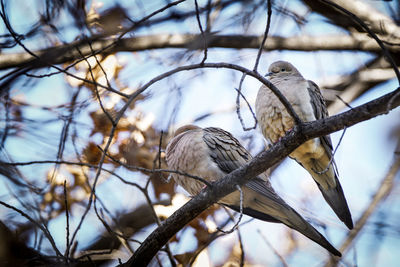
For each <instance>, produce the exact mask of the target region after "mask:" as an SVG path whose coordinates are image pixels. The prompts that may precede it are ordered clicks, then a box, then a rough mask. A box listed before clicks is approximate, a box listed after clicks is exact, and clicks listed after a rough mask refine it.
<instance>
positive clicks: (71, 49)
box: [0, 33, 400, 82]
mask: <svg viewBox="0 0 400 267" xmlns="http://www.w3.org/2000/svg"><path fill="white" fill-rule="evenodd" d="M204 38H205V39H206V41H207V47H208V48H234V49H243V48H253V49H259V47H260V44H261V43H262V39H263V36H248V35H247V36H246V35H217V34H212V33H209V34H207V33H205V34H204ZM201 40H202V36H201V34H200V35H199V34H155V35H146V36H137V37H130V38H124V39H121V40H119V42H118V44H117V45H113V46H111V44H113V43H114V42H115V40H113V39H96V40H82V41H77V42H73V43H70V44H67V45H61V46H58V47H52V48H48V49H44V50H38V51H33V52H32V53H34V54H35V55H37V56H38V57H39V58H44V59H46V61H47V62H51V63H52V64H62V63H66V62H70V61H74V60H80V59H81V56H80V54H79V53H78V52H77V50H76V48H79V51H81V53H82V55H84V56H90V55H92V54H93V52H92V50H91V48H90V46H89V45H88V41H90V42H91V45H92V48H93V51H94V52H95V53H96V54H98V53H99V51H102V52H101V54H110V53H115V52H129V51H131V52H135V51H145V50H151V49H162V48H183V49H203V48H204V43H203V42H202V41H201ZM393 41H394V42H398V43H400V40H393ZM106 47H108V48H107V49H105V48H106ZM263 49H264V50H265V51H273V50H293V51H316V50H322V51H339V50H341V51H365V52H374V53H378V52H381V48H380V47H379V45H378V44H377V43H376V42H375V41H374V40H372V39H371V38H370V37H368V36H367V35H365V34H358V35H352V36H349V35H326V36H307V35H301V36H294V37H287V38H285V37H279V36H269V37H268V39H267V41H266V42H265V45H264V48H263ZM388 50H389V51H392V52H396V53H398V52H399V51H400V46H389V47H388ZM25 65H29V66H32V67H33V68H43V67H45V66H46V65H43V64H40V62H39V61H37V60H36V59H35V58H34V57H33V56H32V55H30V54H28V53H15V54H7V53H2V54H0V70H4V69H10V68H15V67H20V66H25ZM77 78H79V77H77ZM85 82H86V81H85Z"/></svg>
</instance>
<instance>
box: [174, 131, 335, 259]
mask: <svg viewBox="0 0 400 267" xmlns="http://www.w3.org/2000/svg"><path fill="white" fill-rule="evenodd" d="M251 159H252V156H251V154H250V153H249V152H248V151H247V150H246V149H245V148H244V147H243V146H242V145H241V144H240V143H239V141H238V140H237V139H236V138H235V137H233V136H232V135H231V134H230V133H229V132H227V131H225V130H222V129H220V128H214V127H208V128H204V129H203V128H200V127H197V126H194V125H186V126H183V127H181V128H179V129H178V130H177V131H176V132H175V135H174V137H173V138H172V139H171V140H170V141H169V142H168V145H167V148H166V162H167V165H168V167H169V168H170V169H171V170H176V171H180V172H184V173H187V174H190V175H194V176H198V177H201V178H203V179H204V180H206V181H208V182H210V183H212V182H214V181H217V180H219V179H221V178H223V177H224V176H225V175H227V174H228V173H230V172H232V171H234V170H235V169H237V168H240V167H241V166H243V165H245V164H246V163H247V162H249V161H250V160H251ZM171 175H172V177H173V178H174V180H175V181H176V183H177V184H179V185H180V186H182V187H183V188H184V189H185V190H186V191H187V192H189V193H190V194H191V195H193V196H195V195H197V194H198V193H199V192H200V191H201V190H202V189H203V188H204V187H205V185H204V183H202V182H201V181H199V180H195V179H193V178H191V177H188V176H185V175H182V174H177V173H171ZM241 190H242V197H243V198H242V211H243V213H244V214H246V215H249V216H251V217H254V218H257V219H260V220H263V221H267V222H275V223H279V222H280V223H283V224H285V225H287V226H288V227H290V228H292V229H294V230H296V231H298V232H300V233H301V234H303V235H305V236H306V237H308V238H309V239H311V240H313V241H314V242H316V243H318V244H319V245H321V246H322V247H324V248H325V249H327V250H328V251H329V252H330V253H332V254H333V255H336V256H341V253H340V252H339V251H338V250H336V249H335V248H334V247H333V246H332V245H331V244H330V243H329V242H328V241H327V240H326V239H325V237H324V236H323V235H322V234H320V233H319V232H318V231H317V230H316V229H315V228H314V227H313V226H312V225H311V224H309V223H308V222H307V221H306V220H305V219H303V217H302V216H301V215H300V214H298V213H297V212H296V211H295V210H294V209H293V208H291V207H290V206H289V205H288V204H286V202H285V201H284V200H283V199H282V198H280V197H279V196H278V194H277V193H276V192H275V191H274V189H273V188H272V186H271V184H270V182H269V179H268V176H267V175H266V174H265V173H262V174H260V175H258V176H257V177H254V178H252V179H250V180H249V181H248V182H247V183H246V184H245V185H243V186H242V187H241ZM240 198H241V196H240V192H239V190H236V191H234V192H232V193H231V194H228V195H227V196H225V197H223V198H222V199H221V200H220V201H219V203H220V204H223V205H225V206H227V207H230V208H232V209H233V210H235V211H240V205H241V203H240Z"/></svg>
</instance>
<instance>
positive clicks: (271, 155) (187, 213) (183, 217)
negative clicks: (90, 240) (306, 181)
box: [124, 88, 400, 266]
mask: <svg viewBox="0 0 400 267" xmlns="http://www.w3.org/2000/svg"><path fill="white" fill-rule="evenodd" d="M399 105H400V88H397V90H395V91H393V92H391V93H389V94H386V95H384V96H382V97H380V98H378V99H375V100H373V101H370V102H368V103H366V104H364V105H361V106H359V107H357V108H354V109H352V110H349V111H347V112H344V113H342V114H339V115H336V116H332V117H329V118H327V119H324V120H318V121H313V122H308V123H302V124H300V125H298V126H296V127H294V129H293V130H292V131H291V132H290V133H288V134H287V135H286V136H285V137H283V138H282V139H281V141H280V142H278V143H276V144H275V145H273V146H272V147H271V148H270V149H269V150H267V151H263V152H261V153H260V154H258V155H257V156H256V157H254V158H253V160H252V161H250V162H249V163H247V164H246V165H244V166H243V167H241V168H239V169H236V170H235V171H233V172H231V173H230V174H228V175H226V176H225V177H224V178H223V179H221V180H218V181H217V182H215V183H214V184H213V186H211V187H207V188H205V189H204V190H203V191H201V192H200V194H198V195H197V196H196V197H194V198H193V199H192V200H190V201H189V202H187V203H186V204H185V205H184V206H183V207H182V208H180V209H179V210H178V211H176V212H175V213H174V214H172V215H171V216H170V217H169V218H168V219H167V220H165V221H164V222H163V224H162V225H161V226H160V227H158V228H157V229H156V230H154V231H153V232H152V233H151V234H150V235H149V236H148V237H147V238H146V240H145V241H144V242H143V243H142V245H141V246H140V247H139V248H138V249H137V251H136V252H135V253H134V255H133V256H132V257H131V258H130V259H129V261H128V262H127V263H125V264H124V266H146V265H147V264H148V263H149V262H150V261H151V259H152V258H153V257H154V255H155V254H156V253H157V251H158V250H159V249H160V248H161V247H162V246H164V245H165V244H166V243H167V242H168V240H169V239H170V238H171V237H172V236H173V235H174V234H176V233H177V232H178V231H179V230H180V229H182V227H183V226H184V225H185V224H187V223H188V222H189V221H191V220H192V219H193V218H195V217H196V216H197V215H198V214H200V213H201V212H202V211H203V210H205V209H206V208H207V207H209V206H210V205H211V204H213V203H215V202H216V201H217V200H218V199H220V198H222V197H223V196H225V195H227V194H229V193H231V192H233V191H234V190H235V186H236V185H243V184H244V183H246V182H247V181H248V180H249V179H251V178H252V177H255V176H256V175H258V174H260V173H261V172H263V171H265V170H266V169H268V168H269V167H271V166H272V165H274V164H275V163H277V162H279V161H280V160H281V159H283V158H284V157H286V156H287V155H289V154H290V153H291V152H292V151H293V150H294V149H296V148H297V147H298V146H299V145H301V144H302V143H304V142H305V141H307V140H309V139H311V138H315V137H319V136H323V135H327V134H330V133H332V132H335V131H338V130H341V129H343V128H344V127H350V126H353V125H355V124H357V123H359V122H361V121H365V120H368V119H371V118H374V117H376V116H378V115H381V114H386V113H388V111H389V110H391V109H394V108H395V107H397V106H399Z"/></svg>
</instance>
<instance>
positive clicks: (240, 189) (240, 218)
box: [217, 185, 243, 234]
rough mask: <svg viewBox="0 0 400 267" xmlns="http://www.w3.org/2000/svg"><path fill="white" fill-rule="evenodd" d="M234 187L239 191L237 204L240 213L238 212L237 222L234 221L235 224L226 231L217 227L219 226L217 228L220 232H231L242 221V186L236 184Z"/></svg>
mask: <svg viewBox="0 0 400 267" xmlns="http://www.w3.org/2000/svg"><path fill="white" fill-rule="evenodd" d="M236 189H237V190H238V191H239V193H240V205H239V212H240V214H239V218H238V220H237V222H236V223H235V225H234V226H233V227H232V228H231V229H230V230H228V231H225V230H222V229H221V228H219V227H218V228H217V229H218V231H220V232H222V233H224V234H230V233H233V231H235V230H236V229H237V228H238V226H239V223H240V222H241V221H242V217H243V191H242V188H241V187H240V186H239V185H236Z"/></svg>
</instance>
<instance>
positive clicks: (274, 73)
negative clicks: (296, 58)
mask: <svg viewBox="0 0 400 267" xmlns="http://www.w3.org/2000/svg"><path fill="white" fill-rule="evenodd" d="M265 76H268V77H269V78H270V79H273V78H284V77H287V76H299V77H302V76H301V74H300V72H299V71H298V70H297V69H296V68H295V67H294V66H293V65H292V64H290V63H289V62H287V61H276V62H274V63H272V64H271V65H270V66H269V68H268V73H267V74H266V75H265Z"/></svg>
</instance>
